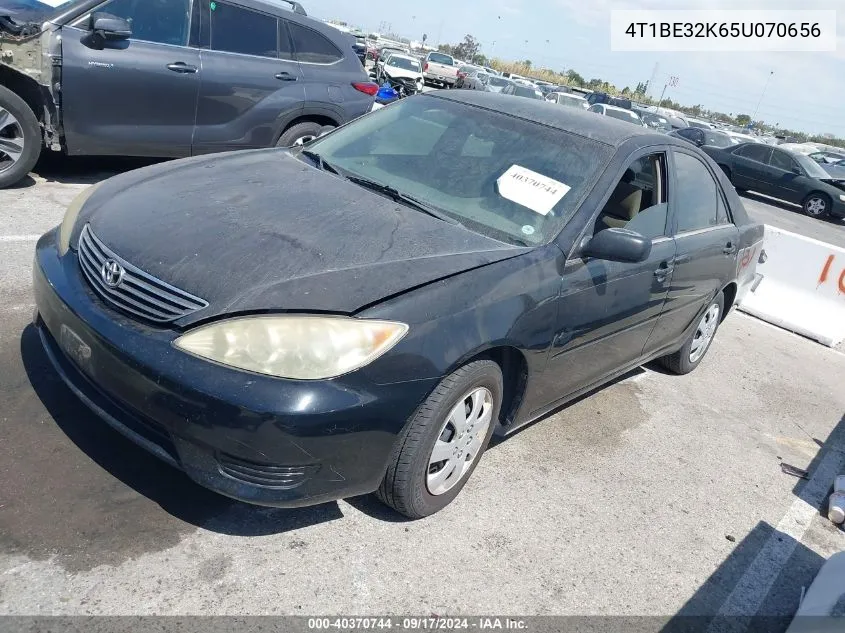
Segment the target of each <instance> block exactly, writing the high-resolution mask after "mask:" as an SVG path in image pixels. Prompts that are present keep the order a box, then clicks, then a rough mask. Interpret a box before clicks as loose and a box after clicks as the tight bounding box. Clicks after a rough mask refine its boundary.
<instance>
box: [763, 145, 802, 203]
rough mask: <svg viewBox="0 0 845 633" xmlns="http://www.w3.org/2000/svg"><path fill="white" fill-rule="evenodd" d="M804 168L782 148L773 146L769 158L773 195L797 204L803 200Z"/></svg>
mask: <svg viewBox="0 0 845 633" xmlns="http://www.w3.org/2000/svg"><path fill="white" fill-rule="evenodd" d="M803 173H804V170H803V169H801V168H800V167H799V166H798V163H797V162H795V159H794V158H792V156H790V155H789V154H787V153H786V152H785V151H783V150H782V149H777V148H773V149H772V155H771V157H770V158H769V174H770V178H771V184H770V188H771V195H773V196H774V197H776V198H780V199H781V200H788V201H789V202H795V203H796V204H798V203H800V202H802V200H803V198H804V196H803V195H802V191H804V188H803V187H802V186H801V182H802V180H803V177H802V175H803Z"/></svg>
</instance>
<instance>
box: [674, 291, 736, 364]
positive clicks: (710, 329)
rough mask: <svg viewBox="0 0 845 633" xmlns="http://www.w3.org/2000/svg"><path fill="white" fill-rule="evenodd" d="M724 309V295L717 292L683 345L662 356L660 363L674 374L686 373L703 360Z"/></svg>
mask: <svg viewBox="0 0 845 633" xmlns="http://www.w3.org/2000/svg"><path fill="white" fill-rule="evenodd" d="M724 310H725V295H724V293H721V292H720V293H719V294H717V295H716V297H715V298H714V299H713V300H712V301H711V302H710V305H708V306H707V309H706V310H705V311H704V314H703V315H702V316H701V318H700V319H699V321H698V325H697V326H696V328H695V331H694V332H693V333H692V335H691V336H690V337H689V339H687V342H686V343H684V345H683V347H681V349H679V350H678V351H677V352H675V353H674V354H670V355H669V356H664V357H663V358H661V359H660V361H659V362H660V364H661V365H663V366H664V367H665V368H666V369H668V370H669V371H671V372H673V373H676V374H688V373H690V372H691V371H692V370H694V369H695V368H696V367H698V365H699V364H700V363H701V361H702V360H704V356H705V355H706V354H707V351H708V350H709V349H710V344H711V343H712V342H713V339H714V338H715V336H716V330H718V329H719V323H721V321H722V314H723V313H724Z"/></svg>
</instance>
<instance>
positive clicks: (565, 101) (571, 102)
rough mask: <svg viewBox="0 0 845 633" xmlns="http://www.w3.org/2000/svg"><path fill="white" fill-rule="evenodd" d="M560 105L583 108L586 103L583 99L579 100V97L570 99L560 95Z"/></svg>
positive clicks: (558, 97) (558, 98)
mask: <svg viewBox="0 0 845 633" xmlns="http://www.w3.org/2000/svg"><path fill="white" fill-rule="evenodd" d="M557 100H558V103H559V104H561V105H565V106H570V107H572V108H583V107H584V106H583V105H582V104H583V103H586V101H584V100H583V99H579V98H578V97H570V96H567V95H562V94H559V95H558V96H557Z"/></svg>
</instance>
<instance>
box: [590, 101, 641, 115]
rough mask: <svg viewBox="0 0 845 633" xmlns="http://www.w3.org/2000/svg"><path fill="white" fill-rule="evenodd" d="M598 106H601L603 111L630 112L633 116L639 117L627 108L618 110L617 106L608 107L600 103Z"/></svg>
mask: <svg viewBox="0 0 845 633" xmlns="http://www.w3.org/2000/svg"><path fill="white" fill-rule="evenodd" d="M598 105H603V106H604V109H605V110H613V111H614V112H630V113H631V114H633V115H635V116H639V115H637V113H636V112H634V111H633V110H629V109H628V108H620V107H619V106H615V105H609V104H607V103H600V104H598Z"/></svg>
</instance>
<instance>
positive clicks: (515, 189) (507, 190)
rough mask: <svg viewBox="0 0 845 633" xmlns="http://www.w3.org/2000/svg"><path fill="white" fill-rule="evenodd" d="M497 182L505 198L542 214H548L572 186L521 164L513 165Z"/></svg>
mask: <svg viewBox="0 0 845 633" xmlns="http://www.w3.org/2000/svg"><path fill="white" fill-rule="evenodd" d="M496 184H497V185H498V186H499V194H500V195H501V196H502V197H503V198H507V199H508V200H510V201H511V202H516V203H517V204H521V205H522V206H523V207H527V208H529V209H531V210H532V211H534V212H535V213H539V214H540V215H548V214H549V212H550V211H551V210H552V209H554V208H555V205H556V204H557V203H558V202H560V201H561V200H562V199H563V196H565V195H566V194H567V193H569V190H570V189H571V188H572V187H570V186H568V185H565V184H563V183H562V182H558V181H557V180H554V179H553V178H549V177H548V176H544V175H543V174H538V173H537V172H536V171H531V170H530V169H526V168H525V167H520V166H519V165H513V166H511V168H510V169H508V170H507V171H506V172H505V173H504V174H502V175H501V176H499V179H498V180H497V181H496Z"/></svg>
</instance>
